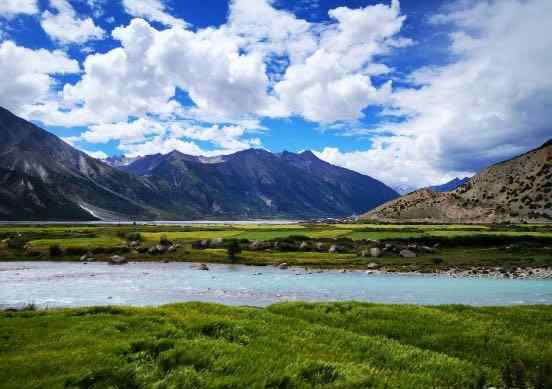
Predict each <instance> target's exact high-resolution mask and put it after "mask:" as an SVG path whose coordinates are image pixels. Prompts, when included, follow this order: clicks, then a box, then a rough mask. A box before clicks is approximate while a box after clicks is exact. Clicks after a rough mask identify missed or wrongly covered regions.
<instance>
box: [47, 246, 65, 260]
mask: <svg viewBox="0 0 552 389" xmlns="http://www.w3.org/2000/svg"><path fill="white" fill-rule="evenodd" d="M48 252H49V254H50V257H59V256H60V255H62V254H63V250H62V249H61V247H60V246H59V244H52V245H50V247H49V248H48Z"/></svg>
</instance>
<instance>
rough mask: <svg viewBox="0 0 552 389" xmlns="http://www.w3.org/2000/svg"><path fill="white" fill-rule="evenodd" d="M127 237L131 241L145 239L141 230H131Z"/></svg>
mask: <svg viewBox="0 0 552 389" xmlns="http://www.w3.org/2000/svg"><path fill="white" fill-rule="evenodd" d="M126 239H127V240H128V241H131V242H133V241H136V242H141V241H142V240H143V237H142V234H140V233H139V232H129V233H127V234H126Z"/></svg>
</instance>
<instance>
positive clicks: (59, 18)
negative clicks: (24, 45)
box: [41, 0, 105, 44]
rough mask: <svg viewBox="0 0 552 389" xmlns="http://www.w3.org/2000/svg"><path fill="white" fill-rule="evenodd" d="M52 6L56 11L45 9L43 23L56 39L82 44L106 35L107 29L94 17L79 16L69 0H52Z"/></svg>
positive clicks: (48, 32) (47, 31) (62, 41)
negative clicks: (94, 19)
mask: <svg viewBox="0 0 552 389" xmlns="http://www.w3.org/2000/svg"><path fill="white" fill-rule="evenodd" d="M50 7H51V8H52V9H54V10H55V11H54V12H51V11H48V10H47V11H44V12H43V13H42V18H41V25H42V28H43V29H44V31H46V33H47V34H48V35H49V36H50V37H51V38H52V39H54V40H55V41H58V42H60V43H77V44H82V43H85V42H87V41H89V40H92V39H102V38H103V37H104V35H105V31H104V30H103V29H102V28H100V27H98V26H96V24H95V23H94V21H93V20H92V18H81V17H79V16H78V15H77V13H76V12H75V10H74V8H73V7H72V6H71V4H70V3H69V1H68V0H50Z"/></svg>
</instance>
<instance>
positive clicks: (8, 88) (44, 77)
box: [0, 41, 79, 113]
mask: <svg viewBox="0 0 552 389" xmlns="http://www.w3.org/2000/svg"><path fill="white" fill-rule="evenodd" d="M78 71H79V64H78V62H77V61H75V60H72V59H70V58H69V57H67V55H66V54H65V53H64V52H62V51H48V50H44V49H40V50H31V49H28V48H25V47H21V46H17V45H16V44H15V43H14V42H11V41H5V42H3V43H1V44H0V90H1V91H2V93H0V106H2V107H5V108H8V109H11V110H14V111H16V112H19V113H21V112H23V108H24V107H25V106H26V105H30V104H33V103H40V102H42V101H45V100H48V99H49V97H50V95H51V94H52V87H53V86H54V84H55V79H54V78H53V75H56V74H68V73H77V72H78Z"/></svg>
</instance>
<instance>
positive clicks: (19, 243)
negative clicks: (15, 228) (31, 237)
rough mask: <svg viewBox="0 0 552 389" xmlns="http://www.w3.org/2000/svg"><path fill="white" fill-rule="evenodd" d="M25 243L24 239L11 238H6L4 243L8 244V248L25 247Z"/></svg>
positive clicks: (19, 248)
mask: <svg viewBox="0 0 552 389" xmlns="http://www.w3.org/2000/svg"><path fill="white" fill-rule="evenodd" d="M26 244H27V242H26V241H25V240H24V239H20V238H11V239H9V240H8V242H7V244H6V245H7V246H8V248H9V249H12V250H21V249H23V248H24V247H25V245H26Z"/></svg>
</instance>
